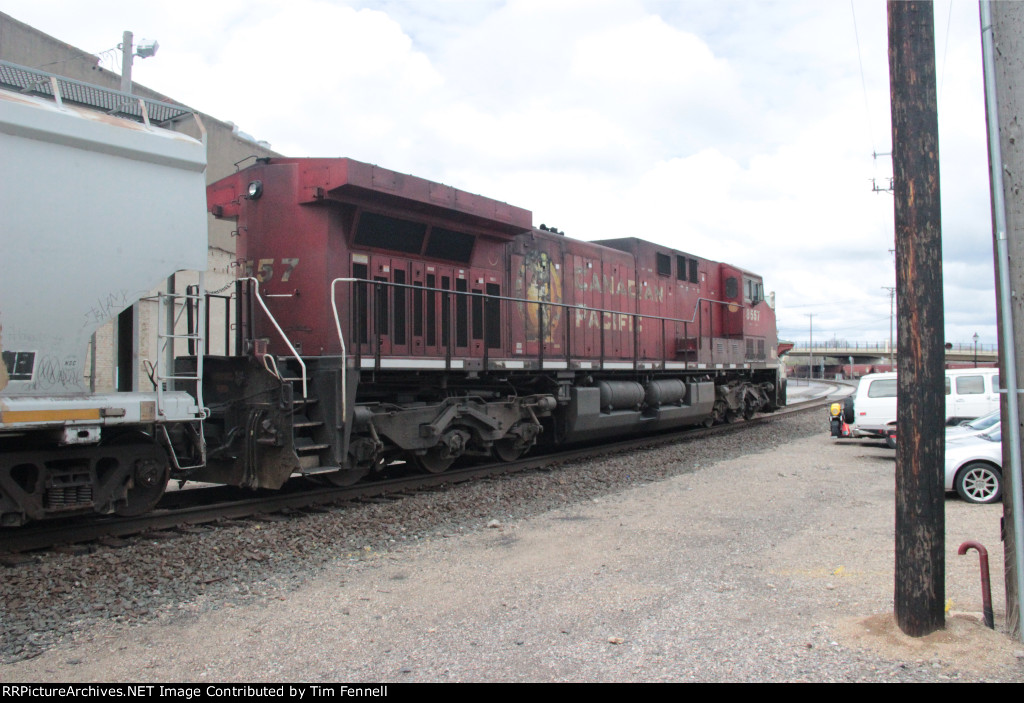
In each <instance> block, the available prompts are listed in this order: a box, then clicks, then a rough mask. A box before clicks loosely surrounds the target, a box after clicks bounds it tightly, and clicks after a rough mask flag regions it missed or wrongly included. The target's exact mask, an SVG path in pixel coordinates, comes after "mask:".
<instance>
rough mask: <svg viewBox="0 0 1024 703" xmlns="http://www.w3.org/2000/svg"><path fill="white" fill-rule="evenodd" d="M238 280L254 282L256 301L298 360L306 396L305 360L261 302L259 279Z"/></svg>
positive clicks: (303, 392)
mask: <svg viewBox="0 0 1024 703" xmlns="http://www.w3.org/2000/svg"><path fill="white" fill-rule="evenodd" d="M239 280H243V281H252V282H253V284H254V285H253V292H254V293H255V294H256V301H257V302H258V303H259V304H260V307H261V308H263V312H265V313H266V314H267V317H268V318H269V319H270V322H271V323H272V324H273V325H274V329H276V330H277V333H278V334H279V335H281V339H283V340H284V343H285V344H287V345H288V349H289V350H291V352H292V356H294V357H295V359H296V360H297V361H298V362H299V366H300V367H301V368H302V397H303V398H306V397H307V394H306V362H305V361H303V360H302V357H301V356H299V352H297V351H296V350H295V347H294V346H292V342H291V340H290V339H288V335H286V334H285V333H284V330H283V329H281V325H279V324H277V320H276V319H275V318H274V315H273V313H271V312H270V309H269V308H268V307H267V304H266V303H264V302H263V297H262V296H261V295H260V282H259V280H258V279H256V278H254V277H252V276H249V277H247V278H242V279H239ZM332 297H333V296H332ZM265 365H266V362H264V366H265ZM268 371H269V369H268ZM277 377H278V379H280V380H284V379H283V378H281V374H280V372H278V374H277Z"/></svg>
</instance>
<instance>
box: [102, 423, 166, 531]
mask: <svg viewBox="0 0 1024 703" xmlns="http://www.w3.org/2000/svg"><path fill="white" fill-rule="evenodd" d="M106 444H107V445H108V446H117V447H121V449H119V450H118V452H117V453H118V454H120V455H121V456H122V457H123V460H124V461H128V462H130V465H131V473H130V474H129V477H128V487H127V499H126V501H125V503H124V504H123V505H120V506H118V507H117V508H115V509H114V512H115V513H117V514H118V515H120V516H121V517H136V516H138V515H142V514H144V513H148V512H149V511H150V510H152V509H153V508H155V507H156V504H157V503H159V502H160V499H161V498H163V495H164V491H165V490H166V489H167V481H168V480H169V479H170V472H171V466H170V462H168V460H167V454H165V453H164V450H163V449H161V448H160V446H159V445H157V444H154V443H153V440H152V438H151V437H150V436H149V435H147V434H145V433H144V432H128V433H125V434H121V435H117V436H115V437H113V438H111V439H110V441H108V442H106Z"/></svg>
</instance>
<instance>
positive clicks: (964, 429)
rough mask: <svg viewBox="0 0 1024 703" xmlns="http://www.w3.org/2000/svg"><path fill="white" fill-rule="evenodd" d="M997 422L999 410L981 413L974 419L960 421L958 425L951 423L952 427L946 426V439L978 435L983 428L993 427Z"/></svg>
mask: <svg viewBox="0 0 1024 703" xmlns="http://www.w3.org/2000/svg"><path fill="white" fill-rule="evenodd" d="M998 424H999V410H993V411H992V412H990V413H989V414H988V415H982V416H981V417H979V418H975V419H974V420H967V421H964V422H961V423H960V424H959V425H953V426H952V427H947V428H946V439H952V438H953V437H971V436H973V435H979V434H981V433H982V432H984V431H985V430H987V429H989V428H992V427H995V426H997V425H998Z"/></svg>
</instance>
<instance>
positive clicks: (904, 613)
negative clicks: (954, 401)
mask: <svg viewBox="0 0 1024 703" xmlns="http://www.w3.org/2000/svg"><path fill="white" fill-rule="evenodd" d="M888 17H889V84H890V92H891V105H892V146H893V195H894V196H895V204H896V212H895V219H896V290H897V293H898V296H897V299H898V301H899V306H898V308H897V323H896V326H897V339H898V349H899V354H898V360H897V364H898V366H897V368H898V373H899V375H898V377H897V378H898V381H897V401H898V404H897V408H898V409H897V413H898V414H897V420H896V422H897V436H898V437H899V441H898V442H897V444H896V584H895V602H896V607H895V609H896V622H897V623H898V624H899V626H900V629H901V630H903V632H905V633H906V634H908V635H910V636H912V637H921V636H924V635H927V634H929V633H931V632H934V631H935V630H941V629H942V628H943V627H945V613H944V605H945V594H946V590H945V578H946V560H945V512H944V510H945V502H944V501H945V494H944V491H943V486H944V480H943V463H944V458H945V445H944V431H943V425H944V424H945V419H946V413H945V386H944V383H945V381H944V377H945V376H944V371H943V363H944V353H945V352H944V347H943V334H944V333H943V329H944V325H943V311H942V228H941V218H940V208H939V121H938V111H937V106H936V95H935V92H936V91H935V29H934V27H935V25H934V22H933V17H932V3H931V2H899V1H896V0H889V3H888Z"/></svg>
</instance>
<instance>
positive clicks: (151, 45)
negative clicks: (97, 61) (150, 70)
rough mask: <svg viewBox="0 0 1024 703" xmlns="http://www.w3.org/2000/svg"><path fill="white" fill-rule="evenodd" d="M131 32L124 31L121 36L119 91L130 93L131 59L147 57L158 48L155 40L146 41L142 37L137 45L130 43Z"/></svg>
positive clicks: (158, 45)
mask: <svg viewBox="0 0 1024 703" xmlns="http://www.w3.org/2000/svg"><path fill="white" fill-rule="evenodd" d="M133 36H134V35H133V34H132V33H131V32H125V33H124V34H123V35H122V36H121V46H119V47H118V48H119V49H121V92H122V93H130V92H132V60H133V59H134V57H136V56H138V57H139V58H140V59H148V58H149V57H150V56H153V55H154V54H155V53H156V50H157V49H159V48H160V43H159V42H156V41H146V40H145V39H143V40H142V41H141V42H139V43H138V44H137V45H133V44H132V38H133Z"/></svg>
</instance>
